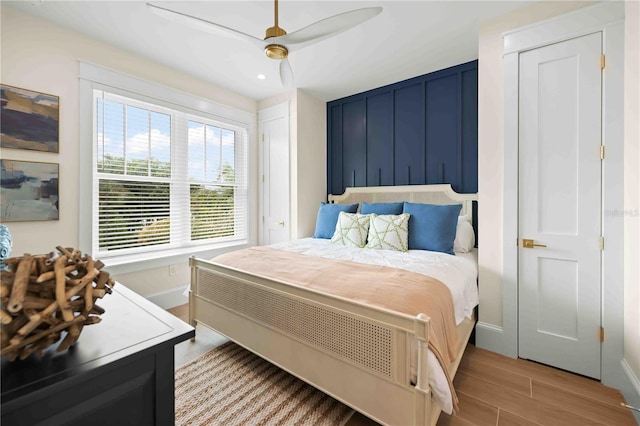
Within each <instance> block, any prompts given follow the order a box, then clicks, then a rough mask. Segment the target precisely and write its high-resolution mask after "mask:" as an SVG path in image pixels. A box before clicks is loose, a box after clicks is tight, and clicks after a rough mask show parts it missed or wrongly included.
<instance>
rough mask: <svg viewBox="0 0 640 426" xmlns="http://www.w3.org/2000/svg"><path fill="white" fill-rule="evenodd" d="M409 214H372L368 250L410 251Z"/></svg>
mask: <svg viewBox="0 0 640 426" xmlns="http://www.w3.org/2000/svg"><path fill="white" fill-rule="evenodd" d="M409 217H411V215H410V214H409V213H402V214H398V215H394V214H384V215H377V214H375V213H372V214H371V225H370V226H369V237H368V241H367V248H373V249H381V250H396V251H407V250H409Z"/></svg>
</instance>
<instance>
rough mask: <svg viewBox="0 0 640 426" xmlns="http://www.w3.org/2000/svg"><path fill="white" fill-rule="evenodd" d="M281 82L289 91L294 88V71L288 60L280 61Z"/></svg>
mask: <svg viewBox="0 0 640 426" xmlns="http://www.w3.org/2000/svg"><path fill="white" fill-rule="evenodd" d="M280 81H281V82H282V85H283V86H284V87H286V88H287V89H293V88H294V80H293V69H291V64H290V63H289V60H288V59H286V58H285V59H283V60H281V61H280Z"/></svg>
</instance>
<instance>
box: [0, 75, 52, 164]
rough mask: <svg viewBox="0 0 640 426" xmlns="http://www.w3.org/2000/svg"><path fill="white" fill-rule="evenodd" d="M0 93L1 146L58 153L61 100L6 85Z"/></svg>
mask: <svg viewBox="0 0 640 426" xmlns="http://www.w3.org/2000/svg"><path fill="white" fill-rule="evenodd" d="M0 92H1V94H2V110H1V111H0V132H1V133H0V146H2V148H13V149H27V150H33V151H46V152H58V151H59V134H60V132H59V121H60V120H59V119H60V98H59V97H57V96H53V95H48V94H46V93H40V92H34V91H32V90H26V89H21V88H18V87H13V86H7V85H5V84H2V85H0Z"/></svg>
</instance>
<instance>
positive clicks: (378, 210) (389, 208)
mask: <svg viewBox="0 0 640 426" xmlns="http://www.w3.org/2000/svg"><path fill="white" fill-rule="evenodd" d="M371 213H375V214H377V215H386V214H394V215H399V214H402V203H362V207H361V208H360V214H371Z"/></svg>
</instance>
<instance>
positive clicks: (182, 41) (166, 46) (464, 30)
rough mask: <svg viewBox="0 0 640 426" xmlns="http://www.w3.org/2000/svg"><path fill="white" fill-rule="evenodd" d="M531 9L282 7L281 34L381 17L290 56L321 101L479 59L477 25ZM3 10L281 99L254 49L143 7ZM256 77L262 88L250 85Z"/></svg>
mask: <svg viewBox="0 0 640 426" xmlns="http://www.w3.org/2000/svg"><path fill="white" fill-rule="evenodd" d="M529 3H532V2H525V1H287V0H282V1H281V2H280V7H279V9H280V13H279V25H280V27H282V28H284V29H285V30H287V32H293V31H296V30H298V29H300V28H303V27H305V26H307V25H309V24H311V23H313V22H315V21H318V20H320V19H324V18H326V17H329V16H332V15H335V14H338V13H342V12H346V11H349V10H351V9H357V8H361V7H368V6H382V7H383V8H384V10H383V11H382V13H381V14H380V15H378V16H376V17H374V18H373V19H371V20H369V21H367V22H365V23H363V24H361V25H360V26H358V27H356V28H353V29H351V30H348V31H346V32H344V33H341V34H338V35H337V36H335V37H332V38H329V39H326V40H323V41H321V42H318V43H316V44H313V45H311V46H306V47H304V48H302V49H300V50H297V51H295V52H292V53H291V55H290V57H289V61H290V63H291V66H292V68H293V70H294V75H295V83H296V84H295V85H296V87H298V88H300V89H305V90H306V91H308V92H309V93H311V94H312V95H314V96H316V97H317V98H319V99H321V100H323V101H329V100H334V99H338V98H341V97H344V96H348V95H351V94H354V93H359V92H362V91H365V90H369V89H372V88H375V87H380V86H383V85H386V84H390V83H394V82H397V81H401V80H404V79H407V78H410V77H415V76H418V75H422V74H426V73H428V72H431V71H435V70H438V69H442V68H446V67H449V66H452V65H457V64H460V63H463V62H467V61H471V60H473V59H477V57H478V28H479V23H480V22H482V21H484V20H486V19H489V18H492V17H495V16H499V15H501V14H504V13H507V12H509V11H511V10H514V9H517V8H519V7H522V6H525V5H527V4H529ZM3 4H5V5H11V6H12V7H15V8H17V9H20V10H22V11H24V12H27V13H30V14H33V15H36V16H39V17H41V18H43V19H47V20H50V21H53V22H55V23H57V24H59V25H61V26H64V27H67V28H70V29H73V30H75V31H78V32H80V33H84V34H87V35H89V36H91V37H93V38H95V39H98V40H101V41H103V42H106V43H109V44H112V45H115V46H117V47H119V48H122V49H125V50H128V51H130V52H132V53H134V54H136V55H139V56H142V57H145V58H147V59H149V60H152V61H155V62H158V63H161V64H164V65H166V66H169V67H171V68H174V69H177V70H180V71H182V72H184V73H187V74H190V75H193V76H194V77H197V78H199V79H201V80H204V81H207V82H210V83H213V84H215V85H218V86H221V87H224V88H227V89H229V90H232V91H234V92H236V93H240V94H242V95H245V96H248V97H250V98H253V99H256V100H260V99H265V98H268V97H271V96H274V95H277V94H279V93H282V92H284V91H285V90H286V89H285V88H284V87H283V86H282V84H281V83H280V79H279V74H278V61H274V60H272V59H268V58H267V57H266V56H265V55H264V53H263V52H261V51H260V50H258V49H257V48H256V47H255V46H253V45H251V44H248V43H246V42H243V41H241V40H236V39H232V38H227V37H223V36H217V35H213V34H210V33H205V32H201V31H198V30H196V29H192V28H190V27H187V26H185V25H183V24H180V23H177V22H172V21H168V20H166V19H164V18H162V17H161V16H158V15H156V14H155V13H153V12H152V11H151V10H150V9H149V8H148V7H147V6H146V3H145V2H144V1H48V0H39V1H38V0H36V1H23V2H7V1H3ZM158 4H161V5H163V6H165V7H168V8H171V9H174V10H179V11H181V12H184V13H187V14H190V15H194V16H198V17H200V18H203V19H206V20H209V21H212V22H215V23H218V24H221V25H225V26H227V27H231V28H233V29H236V30H238V31H241V32H244V33H247V34H250V35H253V36H255V37H259V38H263V37H264V31H265V29H266V28H268V27H270V26H272V25H273V3H272V2H271V1H173V2H162V3H159V2H158ZM259 73H262V74H265V75H266V76H267V78H266V80H258V79H257V77H256V76H257V74H259Z"/></svg>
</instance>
